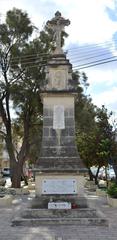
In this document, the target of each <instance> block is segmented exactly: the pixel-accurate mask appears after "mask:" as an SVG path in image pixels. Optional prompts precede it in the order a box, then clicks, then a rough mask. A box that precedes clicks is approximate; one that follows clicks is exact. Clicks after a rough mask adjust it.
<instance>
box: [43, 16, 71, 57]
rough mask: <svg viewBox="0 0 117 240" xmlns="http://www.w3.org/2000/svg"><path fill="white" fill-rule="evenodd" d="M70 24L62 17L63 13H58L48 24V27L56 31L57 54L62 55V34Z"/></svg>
mask: <svg viewBox="0 0 117 240" xmlns="http://www.w3.org/2000/svg"><path fill="white" fill-rule="evenodd" d="M69 24H70V21H69V19H64V18H63V17H61V13H60V12H59V11H57V12H56V13H55V17H54V18H52V19H51V20H50V21H48V22H47V26H48V27H49V28H51V29H52V30H53V31H54V39H55V42H56V52H58V53H61V52H62V49H61V33H62V31H63V30H64V28H65V26H68V25H69Z"/></svg>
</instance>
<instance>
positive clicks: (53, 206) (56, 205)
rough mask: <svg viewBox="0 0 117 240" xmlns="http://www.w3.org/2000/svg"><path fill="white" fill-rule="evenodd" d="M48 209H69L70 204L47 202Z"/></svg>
mask: <svg viewBox="0 0 117 240" xmlns="http://www.w3.org/2000/svg"><path fill="white" fill-rule="evenodd" d="M48 209H71V203H70V202H49V203H48Z"/></svg>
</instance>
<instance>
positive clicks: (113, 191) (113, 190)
mask: <svg viewBox="0 0 117 240" xmlns="http://www.w3.org/2000/svg"><path fill="white" fill-rule="evenodd" d="M107 193H108V195H109V196H110V197H113V198H117V184H116V183H113V184H112V185H111V186H110V187H109V188H108V190H107Z"/></svg>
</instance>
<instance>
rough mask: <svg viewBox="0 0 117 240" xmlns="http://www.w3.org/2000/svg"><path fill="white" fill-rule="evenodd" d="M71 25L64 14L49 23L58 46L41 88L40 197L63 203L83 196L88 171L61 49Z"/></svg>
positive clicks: (73, 92)
mask: <svg viewBox="0 0 117 240" xmlns="http://www.w3.org/2000/svg"><path fill="white" fill-rule="evenodd" d="M69 24H70V21H69V20H66V19H64V18H63V17H62V16H61V13H60V12H56V13H55V17H54V18H53V19H52V20H50V21H48V22H47V26H48V27H49V28H51V29H52V30H53V33H54V34H53V36H54V40H55V44H56V47H55V50H54V52H53V53H52V54H51V56H50V59H49V60H48V63H47V66H46V80H45V83H44V84H43V87H42V89H41V98H42V102H43V137H42V147H41V154H40V156H39V159H38V162H37V165H36V169H35V171H36V178H35V179H36V195H37V196H44V195H45V196H46V197H47V196H48V200H49V197H50V200H52V199H53V201H57V199H58V201H60V199H61V197H62V196H64V198H62V199H64V201H67V196H71V197H72V198H74V197H76V196H77V194H79V197H81V196H80V195H82V190H81V188H83V186H82V184H81V182H82V179H83V177H82V176H81V173H83V172H84V171H86V168H85V166H84V165H83V162H82V161H81V159H80V157H79V154H78V151H77V147H76V144H75V115H74V105H75V97H76V94H77V83H76V82H75V83H74V81H73V79H72V65H71V63H70V62H69V60H68V59H66V55H65V53H63V50H62V47H61V35H62V31H63V30H64V27H65V26H68V25H69ZM56 195H57V197H56ZM73 202H74V201H73ZM81 203H82V204H84V202H83V201H81ZM81 203H79V204H81ZM71 204H72V202H71Z"/></svg>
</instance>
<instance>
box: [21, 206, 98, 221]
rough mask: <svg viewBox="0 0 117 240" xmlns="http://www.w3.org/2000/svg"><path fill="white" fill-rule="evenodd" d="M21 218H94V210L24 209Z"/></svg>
mask: <svg viewBox="0 0 117 240" xmlns="http://www.w3.org/2000/svg"><path fill="white" fill-rule="evenodd" d="M21 217H23V218H42V219H43V218H46V217H48V218H50V219H51V218H53V217H56V218H60V217H63V218H64V217H65V218H66V219H67V218H86V217H87V218H88V217H89V218H95V217H96V210H95V209H90V208H89V209H86V208H85V209H80V208H79V209H65V210H63V209H62V210H60V209H26V210H24V211H22V213H21Z"/></svg>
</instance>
